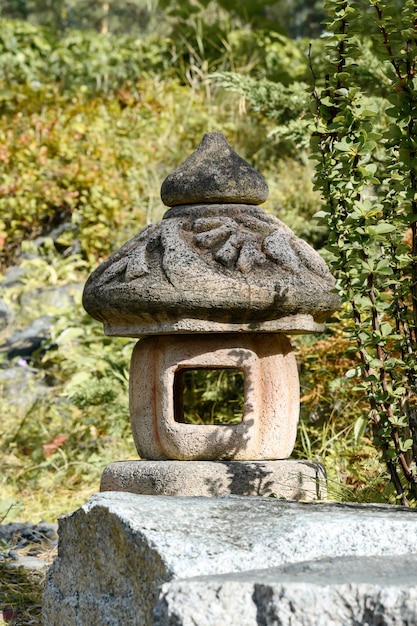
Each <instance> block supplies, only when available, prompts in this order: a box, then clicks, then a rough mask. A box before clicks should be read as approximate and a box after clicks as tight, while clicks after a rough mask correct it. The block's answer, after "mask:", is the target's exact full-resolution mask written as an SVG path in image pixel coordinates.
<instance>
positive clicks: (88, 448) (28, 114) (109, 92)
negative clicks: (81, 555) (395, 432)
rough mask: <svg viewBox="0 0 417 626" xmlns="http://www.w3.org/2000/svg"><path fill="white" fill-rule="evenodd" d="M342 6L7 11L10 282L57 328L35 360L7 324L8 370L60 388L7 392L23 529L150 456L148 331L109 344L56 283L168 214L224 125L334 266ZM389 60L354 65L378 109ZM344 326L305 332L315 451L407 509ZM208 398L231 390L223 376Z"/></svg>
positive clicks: (5, 484) (360, 485) (1, 195)
mask: <svg viewBox="0 0 417 626" xmlns="http://www.w3.org/2000/svg"><path fill="white" fill-rule="evenodd" d="M323 16H324V8H323V6H322V3H321V2H315V3H311V2H303V1H301V0H297V1H296V0H293V1H291V0H281V1H280V2H272V1H268V2H256V1H255V0H246V1H245V2H240V3H238V5H237V4H236V3H231V2H228V0H221V1H220V0H218V1H217V2H216V1H214V0H212V1H208V0H204V1H203V0H200V1H199V2H197V1H194V0H182V1H181V0H178V2H176V3H174V2H169V3H168V2H162V1H161V2H159V3H158V2H156V1H153V0H149V1H147V2H145V1H140V0H137V1H135V2H129V3H127V2H123V1H122V0H114V1H113V2H108V3H102V2H88V3H87V2H83V1H82V0H71V2H65V3H64V2H54V3H47V2H45V1H42V0H32V1H31V2H20V1H19V0H7V1H6V2H4V3H3V4H2V8H1V14H0V21H1V29H0V83H1V85H0V87H1V90H0V93H1V94H2V95H1V96H0V264H1V266H0V267H1V271H2V273H3V276H4V277H5V278H6V279H7V276H8V275H9V274H8V272H10V268H14V267H15V266H19V269H20V275H19V280H18V281H17V282H16V283H15V284H14V285H13V286H12V287H10V286H7V287H6V286H5V284H6V283H7V281H6V283H5V282H4V281H3V283H0V297H1V298H3V300H4V302H5V303H6V304H7V306H8V307H9V308H10V310H12V311H13V314H14V316H15V319H14V322H13V324H14V328H18V329H24V328H25V327H27V325H28V324H30V323H32V322H34V321H35V320H37V319H39V318H40V317H41V316H43V315H48V316H49V320H50V333H49V335H48V336H47V337H46V338H45V339H44V341H43V343H42V346H41V347H40V348H39V349H38V350H35V351H34V352H33V353H32V354H31V356H30V358H28V359H26V360H25V362H24V363H22V359H19V358H18V357H14V358H10V356H9V355H8V352H7V343H6V342H7V338H8V336H9V334H10V327H8V328H5V329H4V330H3V331H2V335H0V340H1V339H2V340H3V344H2V346H0V350H1V355H2V356H1V359H2V360H1V367H2V368H3V369H4V370H6V369H8V368H19V367H20V368H30V370H31V372H32V373H33V381H34V384H35V385H38V386H39V388H41V389H42V393H41V394H40V395H38V396H37V397H36V399H35V401H34V402H33V404H32V405H31V406H30V407H29V408H28V409H25V411H24V412H23V413H22V411H21V410H20V409H19V406H18V405H16V404H15V403H14V402H13V401H12V400H11V399H10V398H9V397H8V395H7V393H5V394H4V395H3V397H2V400H1V413H0V446H1V450H2V461H1V469H2V472H1V474H0V475H1V478H0V484H1V490H2V494H3V495H2V498H3V501H2V503H1V505H0V506H1V509H2V511H3V515H4V514H6V512H8V513H7V514H8V518H7V519H8V520H9V519H11V518H12V517H13V516H14V517H16V518H22V519H27V518H30V517H35V518H36V517H43V518H46V519H55V518H56V516H57V515H58V514H60V513H63V512H67V511H68V510H71V509H74V508H75V507H76V506H78V505H79V504H81V503H82V502H83V501H85V498H86V497H87V496H88V495H89V494H90V493H93V492H94V491H96V490H97V489H98V484H99V477H100V473H101V471H102V469H103V467H104V465H105V464H106V463H108V462H110V461H112V460H117V459H121V458H135V457H136V453H135V450H134V447H133V443H132V440H131V436H130V426H129V422H128V407H127V374H128V365H129V358H130V353H131V349H132V346H133V342H132V341H127V340H121V339H120V340H118V339H115V338H111V339H110V338H106V337H104V336H103V332H102V329H101V327H100V326H99V325H98V324H96V323H95V322H94V321H93V320H91V319H90V318H89V317H88V316H87V315H86V314H85V312H84V311H83V309H82V307H81V302H80V290H79V289H78V290H77V289H75V292H74V297H73V299H72V300H71V302H69V303H67V304H65V305H64V306H59V307H55V308H54V307H51V306H50V305H49V304H48V300H47V298H45V293H46V292H45V290H46V291H47V290H48V289H49V290H51V289H52V290H54V289H55V290H58V289H59V288H61V287H63V286H66V285H74V286H77V285H81V284H82V283H83V281H85V279H86V277H87V276H88V274H89V272H90V271H91V270H92V269H93V268H94V267H96V265H97V264H98V263H99V262H100V261H101V260H103V259H105V258H106V257H107V256H108V255H109V254H110V253H112V252H113V251H114V250H116V249H117V248H118V247H119V246H120V245H121V244H122V243H123V242H124V241H126V240H127V239H128V238H130V237H131V236H133V235H134V234H135V233H137V232H138V231H139V230H140V229H141V228H142V227H143V226H144V225H145V224H147V223H150V222H154V221H157V220H158V219H160V217H161V216H162V214H163V212H164V207H163V206H162V205H161V201H160V199H159V188H160V185H161V182H162V180H163V179H164V177H165V176H166V175H167V174H168V173H169V172H170V171H172V169H173V168H174V167H175V166H176V165H178V164H179V163H180V162H181V161H182V160H184V158H185V157H186V156H188V154H189V153H190V152H191V151H192V150H193V149H194V148H195V147H196V145H197V144H198V143H199V141H200V139H201V137H202V134H203V133H204V132H207V131H212V130H221V131H223V132H224V133H225V134H226V136H227V138H228V140H229V142H230V143H231V145H232V146H233V147H234V149H235V150H236V151H237V152H238V153H239V154H241V155H242V156H243V157H244V158H246V159H247V160H248V161H249V162H250V163H251V164H253V165H254V166H255V167H256V168H258V169H259V170H260V171H261V172H262V173H263V175H264V176H265V177H266V179H267V180H268V183H269V186H270V197H269V200H268V202H267V204H266V205H265V208H266V210H268V211H269V212H271V213H274V214H275V215H278V216H279V217H280V218H282V219H283V220H284V221H285V222H286V223H287V224H288V225H289V226H290V227H291V228H293V230H294V231H295V232H296V233H297V234H299V235H300V236H302V237H303V238H305V239H307V240H308V241H309V242H311V243H312V244H313V245H314V246H315V247H316V248H317V249H319V250H321V252H322V254H323V255H324V256H325V257H326V258H328V253H327V252H326V251H325V250H324V245H325V244H326V241H327V238H328V226H326V224H325V223H322V224H319V223H318V222H317V221H315V220H313V215H314V214H315V213H317V211H319V209H320V208H321V199H320V194H319V193H318V192H317V191H315V190H314V189H313V185H312V176H313V170H314V166H313V165H312V162H311V160H310V148H309V141H310V133H311V119H312V118H311V110H310V109H311V106H312V98H311V91H312V89H313V87H315V88H316V89H321V88H324V87H325V84H324V81H325V78H324V76H325V68H326V64H327V62H328V59H327V57H326V55H327V52H326V49H325V45H324V42H323V39H322V38H321V33H322V31H323V26H322V25H321V23H320V22H321V20H322V19H323ZM46 24H48V26H46ZM378 68H379V66H378V63H377V60H376V59H375V55H374V54H373V51H372V46H371V42H370V38H365V39H364V40H363V41H362V42H361V53H360V55H359V56H358V59H357V63H356V65H355V68H354V70H353V71H354V72H355V77H356V78H355V79H356V80H357V81H358V83H359V84H360V86H361V87H362V88H363V89H364V90H365V91H366V94H367V97H368V98H369V99H372V102H373V105H372V106H374V107H378V106H380V102H381V98H384V94H385V91H384V90H385V89H386V83H385V82H384V81H385V78H384V76H383V75H381V73H380V72H379V69H378ZM313 76H314V77H315V85H313V82H314V81H313ZM37 290H40V297H39V298H38V300H34V299H33V294H34V293H37ZM343 325H349V322H343V323H341V321H340V320H339V319H337V318H335V319H334V320H333V321H332V322H331V323H330V324H329V327H328V330H327V332H326V334H323V336H321V337H314V338H298V339H297V340H296V341H295V343H296V347H297V352H298V357H299V367H300V379H301V391H302V407H301V421H300V432H299V438H298V443H297V447H296V450H295V455H297V456H299V457H301V458H310V459H314V460H319V461H322V462H323V463H324V464H325V466H326V469H327V472H328V477H329V489H330V495H331V497H333V498H336V499H345V500H359V501H384V502H387V501H394V495H393V491H392V487H391V486H390V485H389V483H388V482H387V471H386V469H385V466H384V464H383V463H382V462H381V460H380V458H379V454H378V452H377V450H376V449H375V447H374V446H373V445H372V442H371V433H370V431H369V429H368V427H367V425H366V422H365V421H364V419H363V418H364V415H367V413H368V408H367V398H366V394H365V393H364V391H363V390H360V389H355V388H353V385H352V383H351V381H350V379H349V378H348V377H347V376H346V374H347V372H349V371H351V370H352V369H353V368H355V367H356V365H357V359H358V356H357V352H356V348H355V347H354V346H353V347H352V345H351V344H350V342H349V341H348V339H347V338H346V336H345V332H344V328H343ZM216 384H217V383H215V382H214V383H213V385H214V386H215V385H216ZM4 391H5V392H6V391H7V390H6V388H4ZM202 393H206V396H207V397H209V396H210V394H211V396H213V393H214V395H215V392H213V386H212V387H209V388H207V389H206V390H203V391H202ZM222 393H223V392H222ZM226 395H227V394H226ZM219 410H220V409H219ZM51 493H53V494H54V497H53V498H51ZM10 507H12V508H11V509H10Z"/></svg>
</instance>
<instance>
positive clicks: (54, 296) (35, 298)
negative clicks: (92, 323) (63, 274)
mask: <svg viewBox="0 0 417 626" xmlns="http://www.w3.org/2000/svg"><path fill="white" fill-rule="evenodd" d="M82 289H83V284H82V283H68V284H66V285H59V286H53V287H39V288H37V289H32V290H31V291H27V292H26V293H24V294H22V296H21V298H20V306H21V308H22V309H32V310H33V309H36V310H40V311H42V312H43V311H45V312H51V310H54V311H60V310H62V309H68V308H69V307H74V306H75V303H76V301H77V300H78V301H79V298H80V296H81V292H82Z"/></svg>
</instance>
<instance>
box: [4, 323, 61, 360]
mask: <svg viewBox="0 0 417 626" xmlns="http://www.w3.org/2000/svg"><path fill="white" fill-rule="evenodd" d="M51 324H52V316H51V315H43V316H42V317H38V318H37V319H36V320H34V321H33V322H32V323H31V324H28V325H27V326H26V327H25V328H23V330H16V331H15V332H14V333H13V334H12V335H11V336H10V337H8V338H7V340H6V342H5V343H3V344H2V345H0V352H6V353H7V358H8V359H14V358H16V357H20V358H21V359H30V358H31V356H32V354H33V353H34V352H35V351H36V350H39V348H40V347H41V346H42V343H43V342H44V341H45V340H46V339H48V338H49V336H50V328H51Z"/></svg>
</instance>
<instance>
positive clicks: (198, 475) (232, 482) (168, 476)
mask: <svg viewBox="0 0 417 626" xmlns="http://www.w3.org/2000/svg"><path fill="white" fill-rule="evenodd" d="M100 491H128V492H130V493H136V494H143V495H159V496H222V495H226V494H233V495H241V496H271V495H273V496H275V497H277V498H285V499H289V500H322V499H324V498H325V497H326V473H325V470H324V467H323V466H322V465H321V464H320V463H313V462H311V461H298V460H295V459H287V460H285V461H216V462H214V461H187V462H183V461H116V462H115V463H110V464H109V465H107V467H106V468H105V469H104V472H103V474H102V477H101V485H100Z"/></svg>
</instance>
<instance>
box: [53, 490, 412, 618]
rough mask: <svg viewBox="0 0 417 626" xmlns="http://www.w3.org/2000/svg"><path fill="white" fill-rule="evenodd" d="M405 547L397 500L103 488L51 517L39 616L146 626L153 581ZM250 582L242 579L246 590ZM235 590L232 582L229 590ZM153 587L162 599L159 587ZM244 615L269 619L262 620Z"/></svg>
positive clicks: (398, 555) (406, 520)
mask: <svg viewBox="0 0 417 626" xmlns="http://www.w3.org/2000/svg"><path fill="white" fill-rule="evenodd" d="M413 552H417V511H415V510H405V509H403V508H400V507H385V506H375V505H347V504H324V503H309V504H301V503H295V502H285V501H280V500H276V499H272V498H253V497H244V496H226V497H221V498H201V497H200V498H175V497H172V498H167V497H163V496H138V495H134V494H128V493H115V492H105V493H101V494H96V495H95V496H93V497H92V498H91V499H90V500H89V501H88V502H87V503H86V504H85V505H84V506H83V507H81V508H80V509H78V510H77V511H76V512H75V513H73V514H71V515H68V516H66V517H63V518H61V520H60V527H59V547H58V557H57V559H56V560H55V562H54V564H53V566H52V568H51V570H50V572H49V575H48V581H47V585H46V589H45V594H44V604H43V617H44V621H43V623H44V624H45V626H55V625H57V626H58V625H59V626H61V624H65V626H75V625H77V626H79V625H81V624H82V626H96V625H97V624H100V625H101V626H106V625H112V626H116V625H118V624H120V625H122V624H129V625H131V626H156V624H158V621H155V620H158V619H159V620H161V619H162V616H161V615H163V614H162V613H161V610H160V609H155V610H156V611H158V610H159V615H160V617H158V613H157V612H156V616H155V618H153V617H152V613H153V609H154V607H155V605H156V604H157V601H158V598H159V596H160V593H161V591H160V590H161V585H162V584H163V583H172V584H174V581H179V579H190V578H195V577H201V576H204V577H207V576H209V577H210V576H217V575H222V574H225V575H227V579H228V580H229V579H230V580H231V581H233V577H234V576H235V575H236V574H238V573H241V572H247V571H248V570H256V569H267V568H276V567H280V566H283V565H288V564H291V563H293V564H295V563H303V562H305V561H309V560H318V559H323V558H325V559H326V558H327V559H330V561H333V560H334V559H335V558H336V557H345V556H349V557H353V556H354V557H356V556H364V557H372V556H389V555H391V556H392V557H393V558H392V563H393V562H395V563H399V564H401V563H402V561H403V559H406V556H407V555H408V554H411V553H413ZM394 557H395V558H394ZM324 569H325V568H324ZM354 569H355V568H354V566H352V571H354ZM321 571H323V570H321ZM396 571H397V573H398V571H400V567H398V568H397V569H396ZM290 573H291V572H290ZM250 576H251V574H250ZM207 580H208V579H207ZM413 580H414V579H413ZM253 582H254V581H253V578H252V579H250V582H249V584H250V585H252V588H253ZM333 582H334V581H333ZM208 583H210V584H208V589H210V588H211V589H212V587H210V585H211V582H210V581H209V580H208ZM303 584H304V583H303ZM328 584H329V585H331V584H332V573H330V577H329V581H328ZM384 584H385V583H384ZM203 586H204V585H203ZM324 587H325V586H323V588H324ZM239 588H240V587H239V583H238V584H237V585H236V593H237V590H238V589H239ZM242 593H243V592H242ZM246 593H247V596H249V595H250V592H249V591H247V592H246ZM259 593H260V591H259ZM265 593H267V592H265ZM268 593H269V592H268ZM268 593H267V596H268ZM309 593H310V592H309ZM320 593H323V594H324V591H321V592H320ZM163 594H165V596H166V597H168V596H167V594H168V588H167V587H164V591H163ZM270 595H271V594H269V596H270ZM316 595H317V594H316ZM318 595H319V594H318ZM269 596H268V597H269ZM163 597H164V596H163V595H162V596H161V598H163ZM197 597H198V594H197ZM276 597H277V598H278V597H279V594H278V595H277V596H276ZM309 597H310V596H307V597H305V596H304V600H303V603H301V600H300V601H299V603H298V604H297V612H298V611H301V610H303V611H304V612H305V610H306V608H305V607H306V606H307V607H308V609H307V610H309V608H310V606H309V605H310V601H309ZM375 597H376V596H375ZM192 598H193V597H192ZM192 598H191V599H190V602H191V601H192ZM220 598H221V594H220ZM311 598H312V600H314V598H315V595H314V593H313V592H311ZM205 601H206V600H205ZM267 601H268V602H269V600H268V599H266V600H265V601H264V602H267ZM243 602H244V600H243V599H242V603H243ZM245 602H246V601H245ZM271 602H272V601H271ZM273 602H277V600H274V601H273ZM273 602H272V604H271V607H272V608H271V612H272V613H271V614H272V616H273V610H275V609H274V608H273V607H274V604H273ZM405 602H408V600H405ZM235 604H236V603H235ZM234 606H235V605H234ZM288 606H289V607H291V604H290V602H288ZM385 606H386V607H387V608H388V604H387V603H386V604H385ZM298 607H300V608H298ZM190 610H191V609H190ZM196 610H198V607H197V609H196ZM213 610H214V609H213ZM223 614H224V611H223ZM252 614H253V613H252ZM267 614H268V613H267V611H265V615H267ZM297 615H298V613H297ZM164 619H165V618H164ZM265 619H266V618H265ZM268 619H269V618H268ZM297 619H298V618H297ZM387 619H388V618H387ZM162 623H163V622H162ZM166 623H167V624H168V623H169V624H181V623H182V622H175V620H174V619H173V620H172V621H171V622H166ZM186 623H187V624H192V622H186ZM194 623H198V622H194ZM212 623H214V622H212ZM217 623H218V624H222V626H223V624H229V623H230V624H233V625H236V626H244V624H245V622H243V624H242V622H239V621H237V622H232V621H229V622H223V621H221V620H220V621H218V622H217ZM249 623H253V624H254V625H255V624H262V623H264V624H270V625H271V626H272V624H277V623H279V622H277V621H275V622H274V621H273V618H271V619H270V621H269V622H267V621H264V622H262V621H260V622H256V621H254V622H249ZM287 623H290V622H287ZM300 623H302V622H300ZM307 623H308V622H307ZM310 623H311V622H310ZM315 623H316V624H317V623H320V624H321V623H322V622H315ZM352 623H354V622H352ZM364 623H365V624H366V623H367V622H364ZM369 623H372V622H369ZM374 623H375V624H376V623H378V624H380V623H384V622H374ZM386 623H387V624H391V623H392V624H394V623H396V622H394V621H392V622H388V621H387V622H386ZM404 623H405V622H404ZM410 623H413V622H410ZM356 624H357V622H356ZM199 626H202V624H200V623H199Z"/></svg>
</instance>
